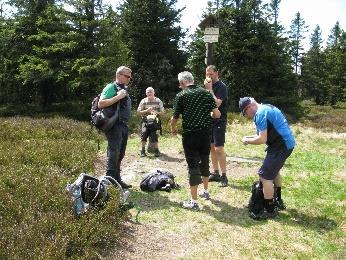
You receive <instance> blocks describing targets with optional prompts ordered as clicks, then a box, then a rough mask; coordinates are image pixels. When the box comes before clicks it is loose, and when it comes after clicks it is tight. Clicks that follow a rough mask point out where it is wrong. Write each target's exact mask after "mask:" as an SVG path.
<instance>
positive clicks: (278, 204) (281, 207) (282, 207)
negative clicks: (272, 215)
mask: <svg viewBox="0 0 346 260" xmlns="http://www.w3.org/2000/svg"><path fill="white" fill-rule="evenodd" d="M275 207H276V208H277V209H278V210H285V209H286V205H285V203H284V201H283V200H282V199H281V200H276V201H275Z"/></svg>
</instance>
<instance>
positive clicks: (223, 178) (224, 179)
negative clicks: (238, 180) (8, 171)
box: [220, 175, 228, 187]
mask: <svg viewBox="0 0 346 260" xmlns="http://www.w3.org/2000/svg"><path fill="white" fill-rule="evenodd" d="M227 186H228V179H227V176H226V175H223V176H221V178H220V187H227Z"/></svg>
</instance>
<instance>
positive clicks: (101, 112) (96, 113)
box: [90, 84, 120, 132]
mask: <svg viewBox="0 0 346 260" xmlns="http://www.w3.org/2000/svg"><path fill="white" fill-rule="evenodd" d="M113 85H114V88H115V90H116V91H117V87H116V85H115V84H113ZM100 97H101V94H98V95H97V96H96V97H94V99H93V101H92V102H91V109H90V119H91V120H90V123H91V125H93V126H95V127H96V128H97V129H98V130H100V131H103V132H107V131H108V130H109V129H111V128H112V126H113V125H114V123H115V122H116V121H117V120H118V119H119V104H120V102H117V103H116V104H115V110H114V109H112V110H111V112H112V113H111V115H109V114H110V113H109V110H110V109H109V108H104V109H102V108H99V107H98V103H99V101H100ZM113 110H114V112H113Z"/></svg>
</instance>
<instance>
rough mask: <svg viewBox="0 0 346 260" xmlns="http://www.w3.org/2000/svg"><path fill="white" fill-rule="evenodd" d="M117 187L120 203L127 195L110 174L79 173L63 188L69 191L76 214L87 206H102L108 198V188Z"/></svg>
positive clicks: (87, 207) (122, 202) (82, 211)
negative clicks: (95, 175)
mask: <svg viewBox="0 0 346 260" xmlns="http://www.w3.org/2000/svg"><path fill="white" fill-rule="evenodd" d="M111 187H117V188H118V189H119V190H120V196H121V201H120V202H121V204H124V203H126V200H127V197H128V195H129V193H128V191H124V190H123V189H122V187H121V185H120V184H119V183H118V182H117V181H116V180H115V179H113V178H112V177H110V176H105V175H103V176H100V177H94V176H91V175H88V174H86V173H81V174H80V175H79V177H78V178H77V180H75V182H73V183H72V184H67V185H66V187H65V189H66V191H67V192H69V193H70V195H71V197H72V201H73V210H74V213H75V215H76V216H79V215H80V214H82V213H84V212H85V211H87V210H88V209H89V208H102V207H104V206H105V205H106V203H107V201H108V199H109V193H108V189H109V188H111Z"/></svg>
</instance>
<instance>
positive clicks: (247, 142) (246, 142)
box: [241, 136, 249, 145]
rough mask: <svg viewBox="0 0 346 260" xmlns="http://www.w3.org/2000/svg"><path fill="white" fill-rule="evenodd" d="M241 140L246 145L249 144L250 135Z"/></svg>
mask: <svg viewBox="0 0 346 260" xmlns="http://www.w3.org/2000/svg"><path fill="white" fill-rule="evenodd" d="M241 141H242V142H243V144H244V145H248V144H249V138H248V136H244V137H243V138H242V139H241Z"/></svg>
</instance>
